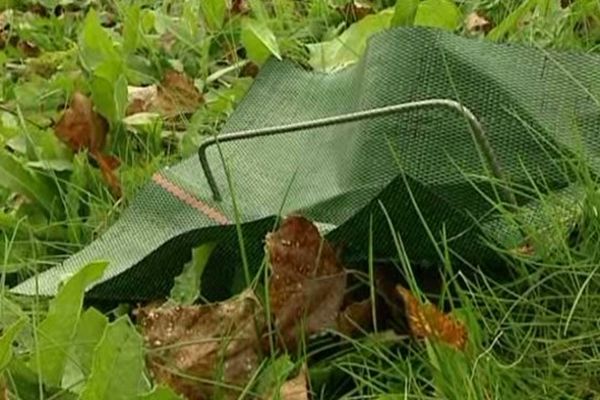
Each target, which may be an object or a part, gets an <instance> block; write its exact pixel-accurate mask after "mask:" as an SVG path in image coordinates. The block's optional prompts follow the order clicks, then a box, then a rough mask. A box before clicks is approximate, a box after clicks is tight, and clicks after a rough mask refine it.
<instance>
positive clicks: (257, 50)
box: [241, 18, 281, 65]
mask: <svg viewBox="0 0 600 400" xmlns="http://www.w3.org/2000/svg"><path fill="white" fill-rule="evenodd" d="M241 42H242V45H243V46H244V48H245V49H246V52H247V54H248V58H249V59H250V60H252V61H254V62H255V63H257V64H259V65H260V64H263V63H264V62H265V61H267V59H268V58H269V57H270V56H271V55H273V56H275V57H276V58H277V59H278V60H281V54H280V52H279V45H278V44H277V38H276V37H275V34H274V33H273V31H271V29H269V27H268V26H267V25H266V24H265V23H264V22H262V21H258V20H255V19H251V18H245V19H244V20H243V21H242V32H241Z"/></svg>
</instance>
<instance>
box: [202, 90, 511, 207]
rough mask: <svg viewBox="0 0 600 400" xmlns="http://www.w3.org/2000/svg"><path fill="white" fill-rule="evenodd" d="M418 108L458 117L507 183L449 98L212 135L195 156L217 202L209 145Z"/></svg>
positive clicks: (473, 121)
mask: <svg viewBox="0 0 600 400" xmlns="http://www.w3.org/2000/svg"><path fill="white" fill-rule="evenodd" d="M419 108H423V109H427V108H448V109H451V110H453V111H455V112H457V113H458V114H460V115H462V116H463V117H464V118H465V119H466V120H467V122H468V123H469V126H470V128H471V131H472V133H473V135H474V137H475V141H476V143H477V145H478V147H479V149H480V150H481V151H482V153H483V155H484V157H485V159H486V162H487V165H488V167H489V168H490V170H491V172H492V174H493V175H494V177H495V178H496V179H498V180H499V181H501V182H508V181H507V179H506V177H505V175H504V172H503V171H502V168H501V166H500V163H499V161H498V159H497V158H496V155H495V154H494V151H493V149H492V147H491V145H490V142H489V140H488V137H487V135H486V134H485V132H484V130H483V127H482V126H481V123H480V122H479V120H478V119H477V118H476V117H475V115H474V114H473V113H472V112H471V110H469V109H468V108H467V107H465V106H463V105H462V104H461V103H459V102H457V101H455V100H451V99H428V100H421V101H413V102H409V103H402V104H395V105H391V106H385V107H379V108H373V109H370V110H365V111H357V112H352V113H348V114H341V115H335V116H332V117H325V118H319V119H315V120H310V121H303V122H297V123H293V124H287V125H277V126H270V127H266V128H257V129H247V130H243V131H238V132H233V133H228V134H223V135H219V136H214V137H211V138H209V139H207V140H206V141H204V142H203V143H202V144H200V147H199V148H198V157H199V159H200V165H201V166H202V170H203V172H204V176H205V177H206V180H207V182H208V186H209V187H210V190H211V192H212V195H213V198H214V200H215V201H221V199H222V197H221V193H220V192H219V188H218V186H217V182H216V181H215V177H214V175H213V173H212V170H211V168H210V165H209V163H208V159H207V157H206V150H207V149H208V148H209V147H210V146H213V145H215V144H217V143H225V142H231V141H236V140H244V139H252V138H255V137H263V136H272V135H280V134H283V133H289V132H295V131H301V130H308V129H314V128H322V127H325V126H331V125H338V124H343V123H348V122H356V121H361V120H365V119H370V118H376V117H383V116H387V115H392V114H399V113H403V112H407V111H410V110H414V109H419ZM502 193H503V197H504V201H506V202H507V203H509V204H511V205H513V206H516V205H517V202H516V199H515V196H514V194H513V193H512V191H510V190H509V189H508V188H503V189H502Z"/></svg>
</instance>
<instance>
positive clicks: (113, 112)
mask: <svg viewBox="0 0 600 400" xmlns="http://www.w3.org/2000/svg"><path fill="white" fill-rule="evenodd" d="M90 89H91V91H92V101H93V102H94V105H95V106H96V110H97V111H98V112H99V113H100V114H102V116H104V117H105V118H106V119H107V120H108V121H109V122H110V123H111V124H115V123H117V122H119V121H121V120H122V119H123V117H125V111H126V109H127V78H125V76H124V75H120V76H119V77H118V78H117V79H116V81H114V82H112V81H109V80H107V79H105V78H103V77H100V76H94V77H93V78H92V80H91V82H90Z"/></svg>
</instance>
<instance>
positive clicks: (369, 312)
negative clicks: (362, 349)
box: [337, 299, 373, 336]
mask: <svg viewBox="0 0 600 400" xmlns="http://www.w3.org/2000/svg"><path fill="white" fill-rule="evenodd" d="M372 329H373V304H372V302H371V299H365V300H362V301H358V302H355V303H352V304H350V305H349V306H348V307H346V308H344V310H343V311H342V312H341V313H340V315H339V316H338V319H337V331H338V332H340V333H341V334H344V335H346V336H354V335H355V334H357V333H361V332H370V331H371V330H372Z"/></svg>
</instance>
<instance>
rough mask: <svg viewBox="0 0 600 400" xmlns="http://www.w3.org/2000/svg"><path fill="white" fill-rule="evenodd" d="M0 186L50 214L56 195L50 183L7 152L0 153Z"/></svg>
mask: <svg viewBox="0 0 600 400" xmlns="http://www.w3.org/2000/svg"><path fill="white" fill-rule="evenodd" d="M0 186H2V187H5V188H7V189H10V190H12V191H14V192H17V193H20V194H22V195H24V196H26V197H27V198H28V199H29V200H31V201H34V202H35V203H37V204H38V205H40V206H41V207H42V208H43V209H44V210H46V212H47V213H49V214H50V213H52V211H53V210H54V207H55V203H56V201H57V196H58V193H57V191H56V188H55V187H54V186H53V185H52V183H51V181H50V180H48V179H46V178H45V177H43V176H41V175H39V174H36V173H34V172H33V171H31V170H30V169H28V168H27V167H26V166H24V165H23V164H21V163H20V162H19V161H17V159H16V158H14V157H13V156H11V155H10V154H9V153H7V152H0Z"/></svg>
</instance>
